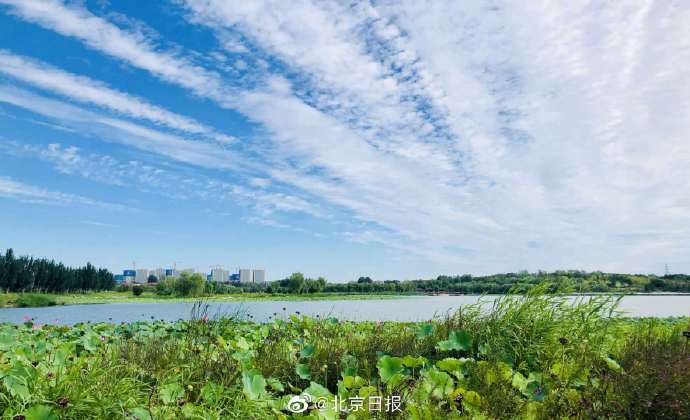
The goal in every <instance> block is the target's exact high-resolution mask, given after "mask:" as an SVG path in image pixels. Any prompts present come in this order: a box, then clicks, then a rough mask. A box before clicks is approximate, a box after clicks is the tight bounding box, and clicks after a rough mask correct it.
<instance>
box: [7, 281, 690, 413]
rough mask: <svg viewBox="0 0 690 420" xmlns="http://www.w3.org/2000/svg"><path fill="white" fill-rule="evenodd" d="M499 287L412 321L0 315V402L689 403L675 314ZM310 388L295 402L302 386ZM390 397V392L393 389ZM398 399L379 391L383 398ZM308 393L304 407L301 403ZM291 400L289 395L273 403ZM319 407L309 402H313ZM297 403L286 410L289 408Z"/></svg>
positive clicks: (59, 406) (493, 409) (457, 407)
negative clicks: (623, 311) (639, 312)
mask: <svg viewBox="0 0 690 420" xmlns="http://www.w3.org/2000/svg"><path fill="white" fill-rule="evenodd" d="M543 289H544V287H541V288H540V289H535V290H533V291H530V292H529V293H528V294H527V295H526V296H520V297H514V296H504V297H501V298H500V299H499V300H498V301H496V302H495V303H494V304H493V307H492V309H491V311H480V310H479V308H478V307H477V306H472V305H470V306H464V307H462V308H460V309H459V310H458V311H457V312H455V313H452V314H448V315H447V316H446V317H443V318H440V319H435V320H432V321H430V322H423V323H399V322H348V321H340V320H337V319H334V318H327V319H319V318H308V317H304V316H300V315H299V314H296V313H290V311H289V309H287V308H286V310H285V311H282V312H281V313H277V314H276V315H275V317H273V319H272V320H271V321H270V322H267V323H255V322H252V321H251V320H247V319H241V318H220V319H209V318H208V317H207V315H206V314H205V312H204V308H203V306H201V305H199V306H197V308H196V310H195V313H193V316H192V319H191V320H189V321H178V322H162V321H151V322H136V323H132V324H106V323H100V324H90V323H85V324H76V325H74V326H67V325H36V324H34V323H33V322H32V321H31V320H27V321H26V322H25V323H24V324H23V325H21V326H19V327H17V326H15V325H9V324H4V325H0V377H1V378H2V379H0V395H3V396H4V397H3V398H0V413H2V415H3V416H4V417H6V418H12V417H13V416H20V415H21V416H25V418H27V419H29V418H56V417H60V418H73V419H85V418H123V417H129V418H137V419H150V418H256V419H270V418H276V419H286V418H307V417H308V418H312V419H317V418H322V419H341V418H348V419H364V418H389V419H390V418H413V419H449V418H451V419H452V418H458V419H460V418H475V419H478V418H497V419H515V418H525V419H552V418H621V419H623V418H669V419H671V418H689V417H690V399H688V398H687V396H688V395H690V357H689V356H690V353H689V352H690V349H688V348H687V345H686V339H685V338H684V337H683V331H685V330H687V329H689V328H690V326H689V325H688V323H689V322H690V319H688V318H677V319H665V320H661V319H625V318H621V317H619V316H618V315H617V314H616V311H615V303H616V302H615V301H614V300H613V299H611V298H607V297H592V298H589V297H588V298H582V300H581V301H580V302H578V304H575V305H573V304H570V303H569V302H568V299H567V298H566V297H564V296H557V295H550V294H544V293H543V291H544V290H543ZM305 394H309V395H310V399H311V401H312V402H311V403H309V404H306V405H304V404H301V403H302V402H304V401H305V398H306V397H305ZM394 397H395V399H394ZM398 398H399V402H400V406H391V405H389V403H390V402H392V401H398ZM317 406H318V407H317ZM289 407H291V408H292V411H291V410H290V409H289ZM319 407H320V408H319ZM302 409H303V410H304V411H303V412H301V413H294V412H293V411H300V410H302Z"/></svg>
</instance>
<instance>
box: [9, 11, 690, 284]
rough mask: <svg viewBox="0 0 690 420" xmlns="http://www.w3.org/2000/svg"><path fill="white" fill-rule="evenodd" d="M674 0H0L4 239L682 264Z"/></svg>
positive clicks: (197, 258)
mask: <svg viewBox="0 0 690 420" xmlns="http://www.w3.org/2000/svg"><path fill="white" fill-rule="evenodd" d="M689 19H690V7H689V6H688V5H687V4H685V3H684V2H662V3H654V2H639V1H634V2H615V3H613V4H597V3H588V2H577V1H576V2H567V4H553V3H551V2H529V4H525V3H524V2H502V1H498V2H493V1H492V2H448V3H446V2H443V1H433V2H427V3H425V2H420V1H402V2H398V1H376V2H354V3H350V2H347V3H344V2H329V1H318V2H317V1H308V0H303V1H296V2H270V1H251V2H247V1H237V2H235V1H221V0H170V1H162V2H141V1H117V2H108V1H74V2H62V1H57V0H54V1H53V0H50V1H48V0H31V1H29V0H27V1H19V0H0V232H2V233H1V234H0V247H2V248H5V247H13V248H15V249H16V251H17V252H18V253H20V254H32V255H37V256H49V257H52V258H55V259H58V260H61V261H64V262H66V263H69V264H82V263H84V262H85V261H87V260H88V261H91V262H93V263H94V264H96V265H101V266H106V267H109V268H110V269H112V270H116V271H118V272H119V271H120V270H121V269H122V268H125V267H126V266H130V265H131V263H132V261H136V264H137V266H139V267H158V266H163V267H165V266H170V265H172V264H173V263H176V264H177V266H178V267H194V268H196V269H198V270H207V269H208V267H209V266H212V265H216V264H222V265H225V266H227V267H237V266H240V265H241V266H259V267H265V268H266V269H267V271H268V273H269V277H270V278H272V279H276V278H281V277H282V276H285V275H287V274H289V273H291V272H293V271H302V272H304V273H305V274H308V275H312V276H318V275H324V276H326V277H327V278H328V279H329V280H332V281H343V280H350V279H353V278H356V277H358V276H360V275H369V276H371V277H373V278H376V279H387V278H398V279H405V278H420V277H431V276H436V275H438V274H443V273H474V274H481V273H494V272H504V271H515V270H521V269H528V270H538V269H544V270H552V269H586V270H606V271H618V272H660V271H661V270H663V267H664V264H668V265H669V267H670V268H671V271H676V272H682V271H685V272H687V271H690V258H688V257H690V241H688V238H689V237H690V228H688V226H690V223H688V222H690V183H689V182H688V179H690V165H688V163H690V141H688V138H689V137H688V134H690V80H689V79H690V41H689V40H690V29H688V27H687V25H686V24H685V23H687V21H688V20H689Z"/></svg>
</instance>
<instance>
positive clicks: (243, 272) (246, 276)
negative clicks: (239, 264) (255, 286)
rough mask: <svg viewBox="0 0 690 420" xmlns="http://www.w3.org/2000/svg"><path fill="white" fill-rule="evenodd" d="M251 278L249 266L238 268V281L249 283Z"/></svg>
mask: <svg viewBox="0 0 690 420" xmlns="http://www.w3.org/2000/svg"><path fill="white" fill-rule="evenodd" d="M253 280H254V278H253V276H252V270H251V269H250V268H240V283H251V282H252V281H253Z"/></svg>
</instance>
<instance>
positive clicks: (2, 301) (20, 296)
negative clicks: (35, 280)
mask: <svg viewBox="0 0 690 420" xmlns="http://www.w3.org/2000/svg"><path fill="white" fill-rule="evenodd" d="M59 304H62V302H60V300H59V298H58V297H57V296H56V295H52V294H47V293H3V294H0V308H12V307H17V308H33V307H41V306H55V305H59Z"/></svg>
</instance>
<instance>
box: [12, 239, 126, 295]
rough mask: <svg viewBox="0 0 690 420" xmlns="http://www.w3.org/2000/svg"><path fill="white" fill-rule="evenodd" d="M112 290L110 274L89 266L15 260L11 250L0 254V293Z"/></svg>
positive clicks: (32, 259)
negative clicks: (77, 266) (73, 266)
mask: <svg viewBox="0 0 690 420" xmlns="http://www.w3.org/2000/svg"><path fill="white" fill-rule="evenodd" d="M113 287H115V280H114V277H113V274H112V273H111V272H110V271H108V270H106V269H105V268H99V269H97V268H96V267H94V266H93V265H91V264H90V263H87V264H86V266H84V267H79V268H72V267H67V266H65V265H64V264H62V263H56V262H55V261H52V260H48V259H45V258H33V257H27V256H23V257H16V256H15V255H14V252H13V251H12V249H8V250H7V251H6V252H5V255H2V254H0V291H5V292H36V291H38V292H69V291H87V290H109V289H112V288H113Z"/></svg>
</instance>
